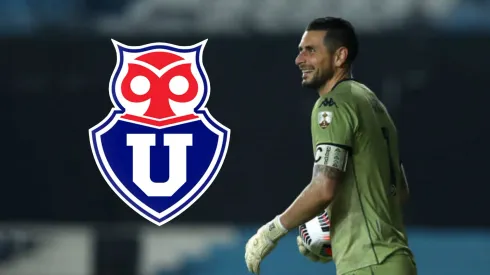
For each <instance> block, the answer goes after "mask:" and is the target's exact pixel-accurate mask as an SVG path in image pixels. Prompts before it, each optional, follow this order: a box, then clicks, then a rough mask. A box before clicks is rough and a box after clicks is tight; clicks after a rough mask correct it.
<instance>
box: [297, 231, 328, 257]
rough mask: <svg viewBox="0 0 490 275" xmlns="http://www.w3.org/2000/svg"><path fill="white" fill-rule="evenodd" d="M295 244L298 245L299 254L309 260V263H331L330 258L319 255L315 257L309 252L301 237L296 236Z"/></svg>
mask: <svg viewBox="0 0 490 275" xmlns="http://www.w3.org/2000/svg"><path fill="white" fill-rule="evenodd" d="M296 243H297V244H298V249H299V253H301V254H302V255H303V256H305V257H306V258H308V259H310V261H313V262H320V263H328V262H330V261H332V257H322V256H320V255H316V254H314V253H313V252H311V251H310V250H309V249H308V248H306V246H305V244H304V243H303V240H302V239H301V236H298V237H297V238H296Z"/></svg>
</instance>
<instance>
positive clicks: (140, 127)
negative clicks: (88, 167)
mask: <svg viewBox="0 0 490 275" xmlns="http://www.w3.org/2000/svg"><path fill="white" fill-rule="evenodd" d="M206 42H207V40H204V41H202V42H200V43H198V44H195V45H192V46H176V45H172V44H168V43H152V44H147V45H143V46H137V47H133V46H126V45H123V44H121V43H119V42H117V41H114V40H113V43H114V47H115V49H116V53H117V64H116V67H115V69H114V72H113V74H112V77H111V80H110V83H109V96H110V98H111V101H112V103H113V105H114V107H113V109H112V110H111V112H110V113H109V115H108V116H107V117H106V118H105V119H104V120H103V121H101V122H100V123H99V124H97V125H96V126H94V127H93V128H91V129H90V130H89V136H90V145H91V148H92V153H93V155H94V158H95V161H96V163H97V166H98V167H99V170H100V172H101V173H102V175H103V177H104V178H105V180H106V181H107V183H108V184H109V186H110V187H111V188H112V190H113V191H114V192H115V193H116V194H117V195H118V196H119V197H120V198H121V199H122V200H123V201H124V202H125V203H126V204H127V205H129V206H130V207H131V208H132V209H133V210H135V211H136V212H137V213H139V214H140V215H141V216H143V217H145V218H146V219H148V220H149V221H151V222H153V223H154V224H156V225H163V224H165V223H167V222H169V221H170V220H172V219H174V218H175V217H177V216H178V215H179V214H181V213H182V212H183V211H185V210H186V209H187V208H188V207H190V206H191V205H192V204H193V203H194V202H196V200H197V199H198V198H199V197H200V196H201V195H202V194H203V193H204V192H205V191H206V190H207V189H208V188H209V186H210V185H211V183H212V182H213V180H214V179H215V177H216V175H217V174H218V172H219V170H220V168H221V166H222V164H223V162H224V160H225V157H226V153H227V150H228V144H229V141H230V130H229V129H228V128H226V127H225V126H223V125H221V124H220V123H219V122H218V121H216V120H215V119H214V118H213V117H212V116H211V114H210V113H209V111H208V110H207V109H206V107H205V105H206V102H207V100H208V99H209V94H210V83H209V80H208V77H207V74H206V71H205V69H204V66H203V63H202V55H203V50H204V47H205V45H206Z"/></svg>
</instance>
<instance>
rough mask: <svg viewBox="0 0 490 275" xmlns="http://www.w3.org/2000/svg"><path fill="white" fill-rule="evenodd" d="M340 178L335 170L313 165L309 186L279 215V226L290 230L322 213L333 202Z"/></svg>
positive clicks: (341, 174)
mask: <svg viewBox="0 0 490 275" xmlns="http://www.w3.org/2000/svg"><path fill="white" fill-rule="evenodd" d="M342 176H343V172H342V171H341V170H339V169H337V168H334V167H331V166H327V165H323V164H315V165H314V166H313V177H312V180H311V182H310V184H308V186H306V188H305V189H304V190H303V192H301V194H300V195H299V196H298V197H297V198H296V200H295V201H294V202H293V203H292V204H291V206H290V207H289V208H288V209H287V210H286V211H284V213H283V214H282V215H281V217H280V222H281V224H282V225H283V226H284V227H285V228H286V229H287V230H291V229H293V228H296V227H298V226H300V225H302V224H304V223H306V222H307V221H309V220H311V219H313V218H314V217H315V216H317V215H318V214H320V213H321V212H322V211H324V210H325V208H327V206H328V205H329V204H330V202H331V201H332V200H333V198H334V196H335V191H336V189H337V185H338V184H340V182H341V181H342Z"/></svg>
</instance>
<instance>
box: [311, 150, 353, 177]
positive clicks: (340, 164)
mask: <svg viewBox="0 0 490 275" xmlns="http://www.w3.org/2000/svg"><path fill="white" fill-rule="evenodd" d="M315 152H316V153H315V164H321V165H326V166H330V167H333V168H336V169H339V170H341V171H345V170H346V169H347V160H348V158H349V151H348V150H347V149H345V148H342V147H341V146H339V145H334V144H319V145H317V146H316V151H315Z"/></svg>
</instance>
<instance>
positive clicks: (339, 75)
mask: <svg viewBox="0 0 490 275" xmlns="http://www.w3.org/2000/svg"><path fill="white" fill-rule="evenodd" d="M350 77H351V73H350V71H349V70H339V71H337V72H335V73H334V75H333V77H332V78H330V79H329V80H327V82H326V83H325V85H323V86H322V87H321V88H320V89H318V95H320V96H323V95H326V94H328V93H329V92H330V91H332V89H333V87H335V85H337V83H339V82H340V81H342V80H344V79H346V78H350Z"/></svg>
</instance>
